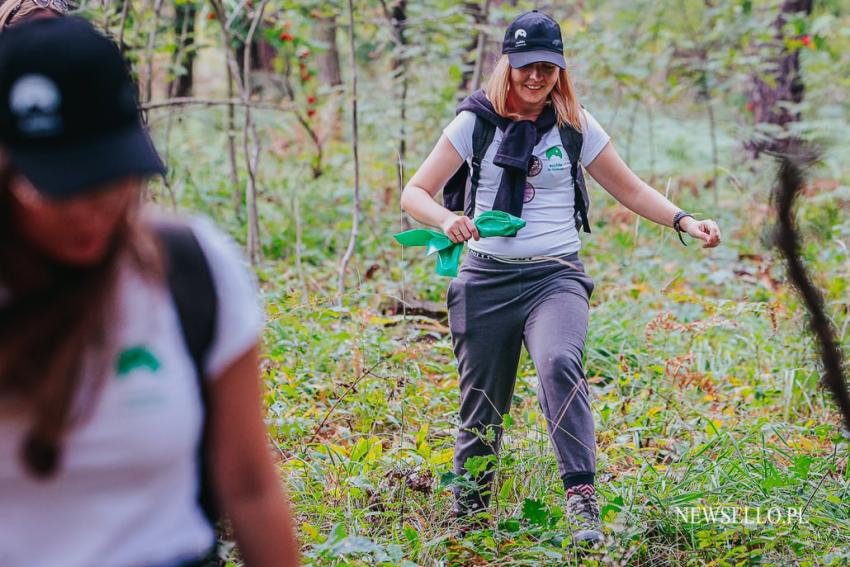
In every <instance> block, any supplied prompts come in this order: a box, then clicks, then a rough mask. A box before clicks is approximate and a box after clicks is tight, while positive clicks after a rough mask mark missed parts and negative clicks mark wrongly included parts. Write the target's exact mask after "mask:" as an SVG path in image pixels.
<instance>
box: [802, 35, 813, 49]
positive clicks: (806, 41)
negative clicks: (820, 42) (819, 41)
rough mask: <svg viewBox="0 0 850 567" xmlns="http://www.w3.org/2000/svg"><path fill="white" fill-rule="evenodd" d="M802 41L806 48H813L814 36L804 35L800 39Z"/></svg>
mask: <svg viewBox="0 0 850 567" xmlns="http://www.w3.org/2000/svg"><path fill="white" fill-rule="evenodd" d="M800 41H802V42H803V45H805V46H806V47H811V46H812V36H810V35H804V36H803V37H802V38H800Z"/></svg>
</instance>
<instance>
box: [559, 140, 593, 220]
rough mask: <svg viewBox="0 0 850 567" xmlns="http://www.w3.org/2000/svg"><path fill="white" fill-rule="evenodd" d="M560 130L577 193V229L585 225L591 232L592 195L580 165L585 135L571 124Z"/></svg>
mask: <svg viewBox="0 0 850 567" xmlns="http://www.w3.org/2000/svg"><path fill="white" fill-rule="evenodd" d="M558 131H559V132H560V134H561V144H562V145H563V146H564V149H565V150H566V151H567V157H569V160H570V168H571V169H570V173H571V175H572V177H573V189H574V191H573V192H574V193H575V221H576V229H579V228H582V227H583V228H584V232H587V233H589V232H590V222H589V221H588V214H589V211H590V195H589V194H588V192H587V184H586V182H585V179H584V172H583V171H582V169H581V167H580V162H581V147H582V144H583V143H584V136H583V135H582V133H581V132H579V131H578V130H576V129H575V128H573V127H572V126H570V125H569V124H565V125H564V126H562V127H561V128H559V129H558Z"/></svg>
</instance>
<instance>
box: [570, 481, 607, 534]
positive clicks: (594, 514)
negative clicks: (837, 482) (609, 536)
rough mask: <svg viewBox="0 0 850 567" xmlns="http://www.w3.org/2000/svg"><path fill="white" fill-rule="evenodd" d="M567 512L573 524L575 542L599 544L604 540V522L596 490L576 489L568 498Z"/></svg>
mask: <svg viewBox="0 0 850 567" xmlns="http://www.w3.org/2000/svg"><path fill="white" fill-rule="evenodd" d="M567 513H568V514H569V520H570V522H571V523H572V526H573V543H574V544H580V543H590V544H597V543H600V542H601V541H602V523H601V522H600V521H599V504H597V503H596V493H595V492H589V493H587V492H581V491H576V492H574V493H573V494H571V495H570V497H569V498H568V499H567Z"/></svg>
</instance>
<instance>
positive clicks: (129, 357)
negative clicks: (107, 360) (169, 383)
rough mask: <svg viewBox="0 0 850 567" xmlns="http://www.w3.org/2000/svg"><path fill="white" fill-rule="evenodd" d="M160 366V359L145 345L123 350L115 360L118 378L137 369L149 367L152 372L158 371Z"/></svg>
mask: <svg viewBox="0 0 850 567" xmlns="http://www.w3.org/2000/svg"><path fill="white" fill-rule="evenodd" d="M159 367H160V363H159V360H157V358H156V357H155V356H154V355H153V353H152V352H151V351H150V350H148V348H147V347H145V346H144V345H140V346H134V347H131V348H128V349H125V350H123V351H121V353H120V354H119V355H118V360H116V361H115V372H116V373H117V374H118V378H124V377H125V376H127V375H128V374H130V373H131V372H132V371H134V370H137V369H147V370H148V371H150V372H151V373H156V372H157V371H158V370H159Z"/></svg>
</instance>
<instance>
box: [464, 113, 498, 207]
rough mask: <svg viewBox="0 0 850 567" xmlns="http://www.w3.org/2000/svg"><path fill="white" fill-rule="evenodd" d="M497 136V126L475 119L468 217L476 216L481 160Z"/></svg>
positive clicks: (478, 118)
mask: <svg viewBox="0 0 850 567" xmlns="http://www.w3.org/2000/svg"><path fill="white" fill-rule="evenodd" d="M495 136H496V125H495V124H493V123H492V122H490V121H489V120H484V119H483V118H481V117H479V116H476V117H475V128H474V129H473V130H472V167H471V168H470V175H469V201H468V202H467V204H466V209H465V212H466V216H468V217H469V218H472V217H473V216H474V215H475V196H476V195H477V193H478V182H479V180H480V179H481V160H483V159H484V155H485V154H486V153H487V149H488V148H489V147H490V144H491V143H493V138H494V137H495Z"/></svg>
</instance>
